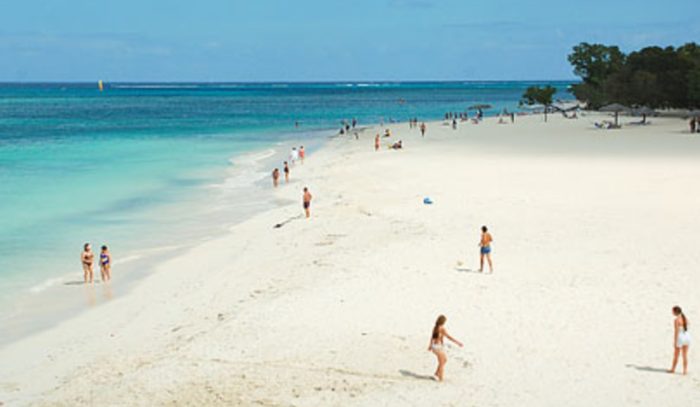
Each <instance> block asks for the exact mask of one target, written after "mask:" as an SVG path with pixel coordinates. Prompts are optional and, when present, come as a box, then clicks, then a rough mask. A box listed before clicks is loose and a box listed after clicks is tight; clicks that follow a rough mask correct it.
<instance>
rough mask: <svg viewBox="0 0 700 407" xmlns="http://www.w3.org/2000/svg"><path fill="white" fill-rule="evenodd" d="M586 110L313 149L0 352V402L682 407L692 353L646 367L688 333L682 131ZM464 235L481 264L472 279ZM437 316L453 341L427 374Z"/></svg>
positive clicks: (691, 141)
mask: <svg viewBox="0 0 700 407" xmlns="http://www.w3.org/2000/svg"><path fill="white" fill-rule="evenodd" d="M598 119H599V117H597V116H586V117H582V118H580V119H578V120H566V119H563V118H561V116H556V115H552V116H550V117H549V122H548V123H543V122H542V117H541V116H528V117H518V118H517V119H516V123H515V124H498V123H497V120H496V119H494V118H489V119H486V120H485V122H484V123H482V124H480V125H473V124H466V123H460V125H459V128H458V129H457V130H456V131H453V130H452V129H451V128H450V127H449V126H445V125H442V124H441V123H439V122H434V123H428V132H427V136H426V137H425V138H421V136H420V132H419V131H418V130H417V129H410V130H409V126H408V124H407V123H401V124H392V125H391V126H390V128H391V129H392V132H393V134H394V135H393V136H392V137H391V138H390V139H386V138H383V139H382V143H383V144H384V146H383V147H382V149H381V150H380V151H378V152H375V151H373V139H374V135H375V133H377V132H383V129H381V128H369V129H367V130H366V131H364V132H362V133H361V134H360V139H359V140H355V139H354V138H353V137H348V136H345V137H336V138H333V139H331V140H330V141H328V143H327V144H326V146H324V147H323V148H322V149H321V150H320V151H318V152H317V153H315V154H312V155H310V156H308V158H307V160H306V163H305V164H304V165H303V166H301V165H299V164H297V165H296V166H295V167H294V168H292V180H291V182H290V183H289V184H287V185H285V184H284V183H283V184H282V186H281V187H280V188H278V189H277V190H274V191H273V190H272V188H271V190H270V194H276V196H277V198H278V200H279V203H280V205H279V206H278V207H274V208H271V209H270V210H269V211H266V212H263V213H260V214H259V215H256V216H255V217H253V218H251V219H249V220H247V221H245V222H243V223H241V224H238V225H236V226H235V227H233V228H232V229H231V230H230V233H229V234H228V235H226V236H224V237H220V238H216V239H214V240H210V241H207V242H205V243H204V244H201V245H199V246H197V247H196V248H194V249H192V250H190V251H188V252H185V253H182V254H181V255H179V256H176V257H171V258H165V259H163V262H162V263H161V264H160V265H158V266H157V267H156V269H154V270H153V271H152V273H151V274H150V275H149V277H147V278H145V279H143V281H141V282H140V283H139V284H138V286H137V287H136V288H134V289H133V290H132V291H131V292H129V293H128V294H126V295H123V296H117V297H115V298H114V299H113V300H112V301H109V302H107V303H105V304H104V305H101V306H99V307H95V308H93V309H91V310H89V311H87V312H85V313H82V314H80V315H79V316H77V317H75V318H72V319H70V320H67V321H64V322H61V323H60V324H58V325H57V326H55V327H53V328H51V329H49V330H46V331H43V332H39V333H37V334H35V335H32V336H30V337H27V338H25V339H23V340H21V341H19V342H15V343H12V344H9V345H8V346H5V347H4V348H2V349H0V402H2V403H4V404H5V405H12V406H14V405H52V406H53V405H56V406H64V405H65V406H82V405H94V406H112V405H118V406H121V405H129V406H134V405H144V406H146V405H263V406H349V405H357V406H374V405H388V406H405V405H415V406H426V405H441V406H442V405H444V406H448V405H455V406H471V405H474V406H516V405H517V406H554V405H562V406H625V405H637V406H691V405H693V404H694V403H697V401H698V400H700V358H698V349H695V348H696V347H697V345H696V344H693V345H691V347H690V352H689V355H690V362H689V368H690V369H689V370H690V372H689V374H688V375H687V376H682V375H680V374H676V375H670V374H667V373H665V372H664V370H665V369H667V368H669V367H670V364H671V356H672V352H673V349H672V346H671V345H672V339H673V338H672V322H673V317H672V315H671V307H672V306H673V305H676V304H678V305H681V306H682V307H683V309H684V311H685V313H686V315H687V316H688V318H689V321H690V326H689V330H690V332H691V333H692V334H694V335H695V337H696V340H700V334H695V332H696V331H695V329H694V328H695V326H696V322H697V323H698V324H700V295H699V293H698V289H700V250H698V243H699V242H700V191H699V190H698V185H700V137H698V136H693V135H691V134H688V133H687V125H686V123H685V122H683V121H681V120H678V119H670V118H669V119H665V118H653V119H651V120H652V122H653V124H652V125H649V126H631V125H630V126H625V127H624V128H623V129H621V130H607V131H605V130H596V129H594V127H593V125H592V123H593V121H595V120H598ZM623 122H624V121H623ZM398 139H401V140H403V144H404V149H403V150H401V151H392V150H389V149H388V148H386V146H385V145H386V144H388V143H390V142H392V141H396V140H398ZM304 186H308V187H309V188H310V190H311V193H312V194H313V195H314V197H315V199H314V201H313V205H312V217H311V219H309V220H305V219H303V218H302V210H301V189H302V188H303V187H304ZM424 197H430V198H431V199H432V200H433V201H434V204H432V205H424V204H423V198H424ZM241 199H245V197H241ZM235 204H236V202H231V205H235ZM287 220H289V222H288V223H285V224H284V226H283V227H281V228H274V227H273V226H274V225H275V224H277V223H281V222H284V221H287ZM482 225H488V226H489V228H490V231H491V232H492V234H493V237H494V250H493V258H494V263H495V272H494V273H493V274H483V273H478V272H477V269H478V247H477V243H478V240H479V228H480V227H481V226H482ZM76 272H77V273H79V270H78V269H76ZM114 276H115V278H116V279H118V270H115V271H114ZM64 289H65V290H73V291H74V292H75V295H76V296H82V295H88V296H89V295H98V296H99V295H100V290H102V289H103V287H102V286H100V285H97V286H96V287H95V288H94V290H95V291H96V293H90V292H89V290H91V289H90V288H87V287H82V286H66V287H65V288H64ZM439 314H445V315H446V316H447V318H448V320H447V325H446V327H447V329H448V331H449V332H450V333H451V334H452V335H453V336H455V337H456V338H458V339H460V340H462V341H463V342H464V343H465V346H464V348H462V349H460V348H456V347H450V348H449V349H448V351H447V352H448V357H449V361H448V363H447V367H446V378H445V382H443V383H437V382H434V381H432V380H430V375H432V374H433V372H434V370H435V366H436V361H435V356H434V355H433V354H432V353H430V352H428V351H427V346H428V341H429V337H430V332H431V329H432V326H433V323H434V321H435V318H436V317H437V316H438V315H439ZM679 371H680V369H679Z"/></svg>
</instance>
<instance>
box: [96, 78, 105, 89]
mask: <svg viewBox="0 0 700 407" xmlns="http://www.w3.org/2000/svg"><path fill="white" fill-rule="evenodd" d="M97 88H98V89H99V90H100V92H102V91H103V90H105V86H104V83H102V80H101V79H100V80H99V81H97Z"/></svg>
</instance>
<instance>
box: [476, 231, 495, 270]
mask: <svg viewBox="0 0 700 407" xmlns="http://www.w3.org/2000/svg"><path fill="white" fill-rule="evenodd" d="M491 242H493V237H492V236H491V233H489V229H488V228H487V227H486V226H482V227H481V241H479V248H480V249H479V254H480V257H479V263H480V266H479V272H480V273H481V272H483V271H484V257H486V260H488V262H489V270H490V271H491V273H493V263H492V262H491Z"/></svg>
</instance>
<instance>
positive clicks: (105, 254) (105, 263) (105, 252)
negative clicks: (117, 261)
mask: <svg viewBox="0 0 700 407" xmlns="http://www.w3.org/2000/svg"><path fill="white" fill-rule="evenodd" d="M100 275H101V276H102V282H103V283H104V282H107V281H109V280H111V279H112V254H111V253H110V252H109V249H108V248H107V246H102V249H101V251H100Z"/></svg>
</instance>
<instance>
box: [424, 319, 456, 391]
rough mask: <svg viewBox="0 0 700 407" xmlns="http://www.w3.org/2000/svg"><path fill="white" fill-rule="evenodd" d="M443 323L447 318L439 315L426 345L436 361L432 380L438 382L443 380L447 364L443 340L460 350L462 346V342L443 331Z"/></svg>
mask: <svg viewBox="0 0 700 407" xmlns="http://www.w3.org/2000/svg"><path fill="white" fill-rule="evenodd" d="M445 322H447V317H445V316H444V315H440V316H439V317H438V318H437V321H435V326H434V327H433V333H432V334H431V336H430V344H429V345H428V351H430V352H433V353H434V354H435V356H436V357H437V360H438V367H437V369H436V370H435V374H434V375H433V378H434V379H435V380H437V381H439V382H441V381H442V380H443V379H444V374H445V364H446V363H447V354H446V353H445V338H447V339H449V340H451V341H452V342H454V343H455V344H457V346H459V347H460V348H461V347H462V346H464V345H463V344H462V342H460V341H458V340H457V339H455V338H453V337H451V336H450V334H448V333H447V330H445Z"/></svg>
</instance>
